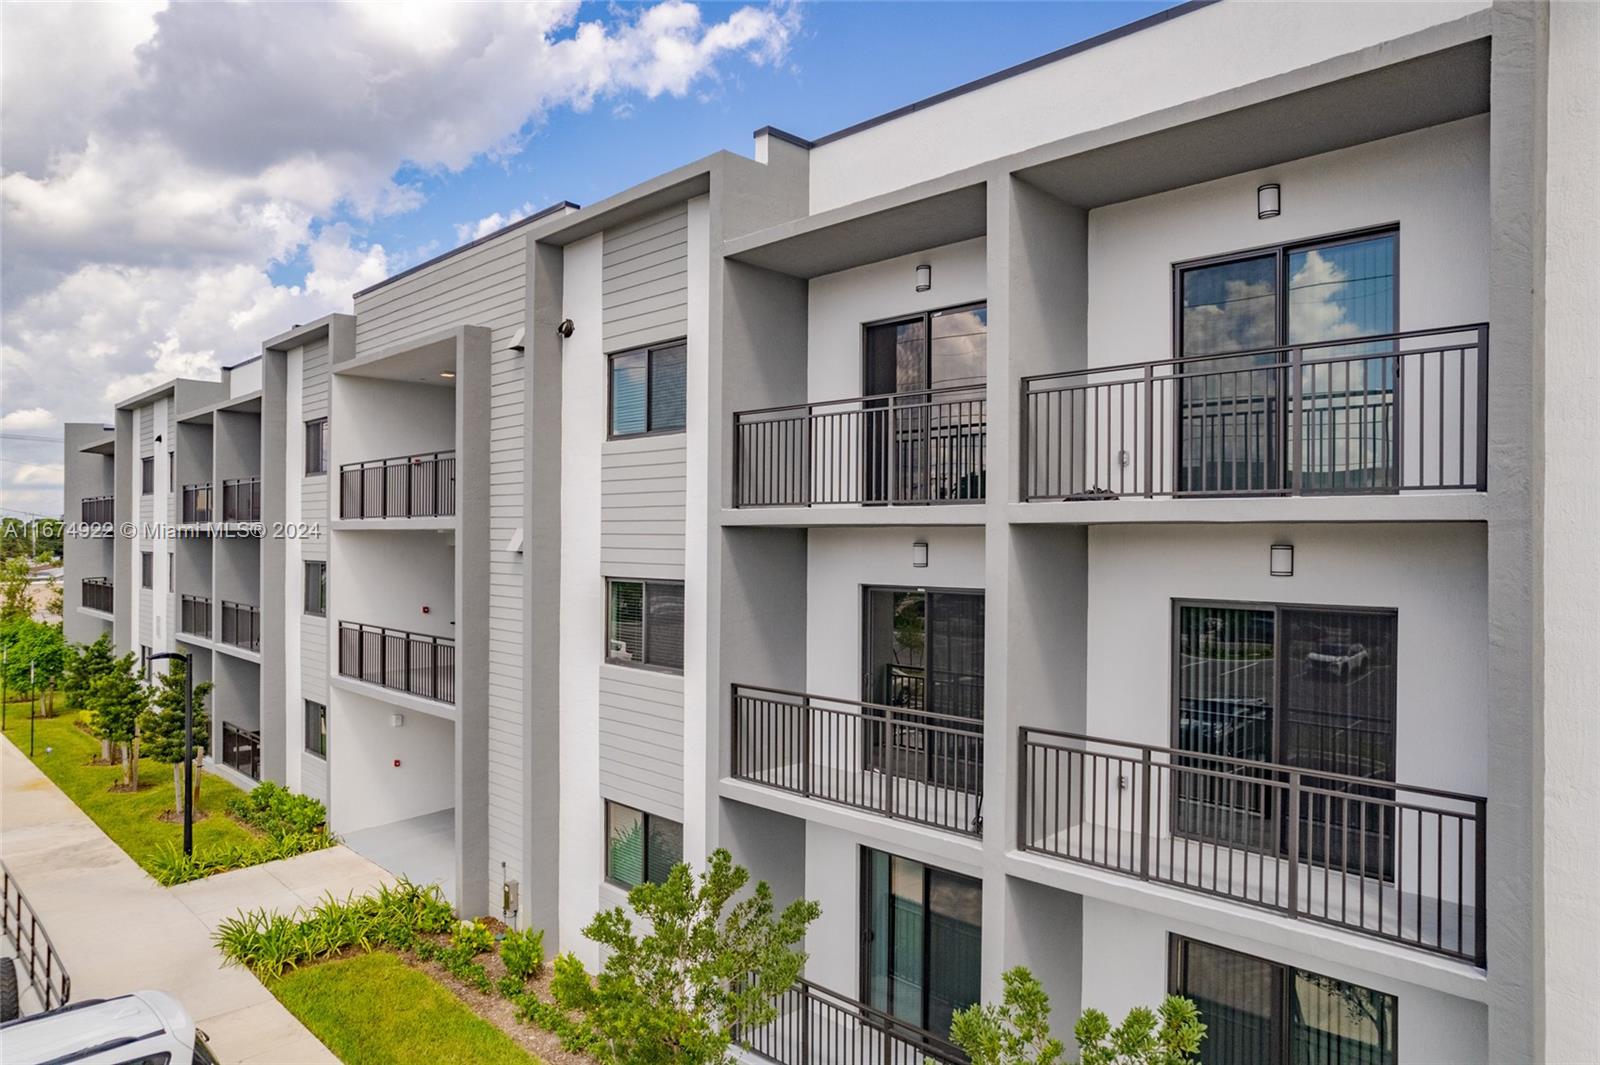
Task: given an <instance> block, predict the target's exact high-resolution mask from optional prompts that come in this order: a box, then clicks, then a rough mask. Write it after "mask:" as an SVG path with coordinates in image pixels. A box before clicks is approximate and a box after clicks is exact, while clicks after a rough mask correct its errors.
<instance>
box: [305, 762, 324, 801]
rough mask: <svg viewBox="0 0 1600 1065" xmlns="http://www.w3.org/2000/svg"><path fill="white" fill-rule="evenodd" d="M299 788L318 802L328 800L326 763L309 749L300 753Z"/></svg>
mask: <svg viewBox="0 0 1600 1065" xmlns="http://www.w3.org/2000/svg"><path fill="white" fill-rule="evenodd" d="M300 790H301V791H303V792H305V793H306V794H307V795H309V796H311V797H312V798H313V799H316V800H317V801H318V802H323V803H326V802H327V801H328V763H327V762H326V761H325V760H324V759H321V758H318V757H317V756H316V755H314V754H312V753H311V752H310V751H303V752H301V754H300Z"/></svg>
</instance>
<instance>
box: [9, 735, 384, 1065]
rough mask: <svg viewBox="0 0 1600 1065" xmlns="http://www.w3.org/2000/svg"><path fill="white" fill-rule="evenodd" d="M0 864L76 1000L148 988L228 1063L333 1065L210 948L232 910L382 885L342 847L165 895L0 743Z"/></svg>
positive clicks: (376, 873) (287, 905) (372, 868)
mask: <svg viewBox="0 0 1600 1065" xmlns="http://www.w3.org/2000/svg"><path fill="white" fill-rule="evenodd" d="M0 857H3V858H4V859H5V862H6V865H7V866H8V867H9V868H10V870H11V873H12V875H13V876H14V877H16V879H17V882H18V883H19V884H20V885H21V887H22V890H23V891H24V892H25V893H26V894H27V896H28V901H29V902H30V903H32V904H33V907H34V909H35V910H36V911H37V912H38V914H39V920H40V921H41V922H42V924H43V925H44V927H45V928H46V929H47V930H48V931H49V933H50V938H51V940H52V941H53V942H54V943H55V946H56V950H57V951H58V953H59V954H60V956H61V958H62V961H63V963H64V964H65V965H66V968H67V972H68V973H69V974H71V976H72V997H73V1000H74V1001H81V1000H83V999H87V998H97V997H104V996H111V995H118V994H122V993H124V992H127V991H136V990H144V989H149V988H154V989H158V990H162V991H166V992H168V993H170V994H172V995H174V996H176V997H177V998H178V1000H179V1001H180V1002H182V1003H183V1005H184V1008H185V1009H187V1010H188V1011H189V1013H190V1015H191V1016H192V1017H194V1018H195V1021H196V1023H198V1024H199V1026H200V1027H201V1028H203V1029H205V1031H206V1033H207V1034H208V1035H209V1036H210V1037H211V1046H212V1049H213V1050H215V1051H216V1053H217V1055H218V1057H219V1058H220V1059H221V1060H222V1061H223V1062H224V1063H227V1065H246V1063H258V1062H259V1063H266V1062H272V1063H275V1065H277V1063H281V1065H300V1063H310V1062H315V1063H328V1062H336V1061H337V1060H338V1059H336V1058H335V1057H334V1056H333V1055H332V1054H331V1053H329V1052H328V1049H327V1048H326V1047H324V1046H323V1045H322V1044H321V1043H320V1042H318V1041H317V1039H316V1037H314V1036H313V1035H312V1034H311V1033H310V1032H309V1031H307V1030H306V1028H305V1026H304V1025H302V1024H301V1023H300V1022H299V1021H297V1020H296V1019H295V1018H294V1016H293V1015H292V1014H290V1013H289V1011H288V1010H286V1009H284V1008H283V1007H282V1006H281V1005H280V1004H279V1003H278V1000H277V999H275V998H273V997H272V994H271V993H270V992H268V991H267V989H266V988H264V987H262V986H261V984H260V982H259V981H257V980H256V978H255V977H254V976H252V975H251V974H250V973H248V972H246V971H245V970H243V969H239V968H236V967H234V966H227V967H224V966H223V964H222V957H221V955H219V954H218V953H217V951H216V949H215V948H214V947H213V946H212V944H211V932H212V929H214V928H215V927H216V925H217V924H218V923H219V922H220V921H221V920H223V919H224V918H226V917H229V916H231V915H232V914H233V912H234V911H235V910H237V909H241V908H245V909H253V908H257V907H261V906H266V907H268V908H271V909H278V910H288V909H293V908H294V907H295V906H301V905H308V904H312V903H314V902H315V901H316V900H317V898H319V897H320V896H321V895H322V894H323V893H324V892H327V891H332V892H333V893H334V894H335V895H340V896H343V895H344V894H346V893H348V892H355V893H357V894H360V893H362V892H364V891H366V890H368V889H369V888H371V887H372V886H374V885H376V884H377V883H378V882H380V881H382V880H387V879H389V875H388V874H387V873H385V872H384V871H383V870H382V869H381V868H379V867H378V866H376V865H374V864H373V863H371V862H369V861H367V860H366V859H365V858H362V857H361V856H360V855H358V854H355V853H354V852H352V851H349V850H346V849H345V848H343V847H334V848H331V849H329V850H326V851H319V852H317V853H315V854H305V855H301V856H300V857H298V858H291V859H289V860H287V861H282V862H273V863H270V864H268V865H261V866H256V867H254V868H251V869H241V870H238V871H237V872H232V873H224V874H223V875H221V876H215V877H211V878H209V879H207V880H202V881H197V882H195V883H192V884H185V885H183V886H181V887H177V888H171V889H169V888H163V887H161V886H160V885H159V884H157V883H156V882H155V881H154V880H152V879H151V878H150V877H149V876H148V875H146V874H145V872H144V870H142V869H140V868H139V866H138V865H137V864H135V863H134V861H133V859H131V858H129V857H128V856H127V855H126V854H124V853H123V852H122V849H121V848H120V847H118V846H117V845H116V844H115V843H113V842H111V840H110V838H109V837H107V836H106V834H105V833H104V832H101V831H100V829H99V828H98V827H96V826H95V824H94V822H92V821H90V820H89V818H88V817H86V816H85V815H84V814H83V812H82V811H81V810H79V809H78V807H77V806H76V805H74V804H73V802H72V800H71V799H69V798H67V797H66V795H64V794H62V792H61V790H60V789H59V788H57V787H56V786H55V784H53V783H52V782H51V781H50V780H49V778H47V777H46V776H45V775H44V774H43V773H41V772H40V771H39V770H38V769H37V768H36V767H35V766H34V765H33V763H31V762H29V761H28V759H27V757H26V756H25V755H24V754H22V752H20V751H18V750H17V749H16V748H15V747H14V746H12V744H11V743H10V742H9V741H7V740H3V739H0Z"/></svg>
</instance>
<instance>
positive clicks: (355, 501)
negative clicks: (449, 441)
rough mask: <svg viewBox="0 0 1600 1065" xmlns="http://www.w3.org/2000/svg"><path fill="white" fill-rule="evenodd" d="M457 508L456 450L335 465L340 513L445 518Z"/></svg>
mask: <svg viewBox="0 0 1600 1065" xmlns="http://www.w3.org/2000/svg"><path fill="white" fill-rule="evenodd" d="M455 512H456V453H455V452H454V451H435V452H433V453H431V454H427V455H405V456H402V457H400V458H392V459H375V460H373V461H371V462H351V463H347V464H345V465H343V466H340V467H339V517H341V518H446V517H450V516H452V515H454V514H455Z"/></svg>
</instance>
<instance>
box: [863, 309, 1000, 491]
mask: <svg viewBox="0 0 1600 1065" xmlns="http://www.w3.org/2000/svg"><path fill="white" fill-rule="evenodd" d="M988 323H989V315H988V309H987V307H985V305H983V304H973V305H971V306H967V307H954V308H950V309H948V310H942V311H933V312H930V313H927V314H918V315H913V316H911V317H907V318H901V319H896V320H894V321H889V322H877V323H873V324H871V325H868V326H866V328H865V329H864V330H863V334H862V378H863V389H864V391H865V394H866V395H868V396H874V397H877V398H874V399H870V400H868V401H867V402H866V404H865V406H866V408H867V409H868V410H869V411H877V412H881V413H873V414H868V415H866V416H865V417H864V418H863V420H862V424H863V426H864V427H865V428H864V430H863V431H864V433H865V436H866V438H865V439H864V440H863V441H862V457H863V472H864V476H865V478H866V485H865V489H866V492H865V495H864V497H863V498H864V499H865V500H866V501H867V502H873V503H888V502H894V503H906V502H925V503H934V502H948V501H953V500H968V499H972V500H975V499H982V498H983V489H984V485H983V475H984V464H983V457H984V453H983V447H984V430H985V427H986V419H985V418H984V410H983V407H982V399H983V394H984V393H983V389H984V386H985V382H986V380H987V374H988Z"/></svg>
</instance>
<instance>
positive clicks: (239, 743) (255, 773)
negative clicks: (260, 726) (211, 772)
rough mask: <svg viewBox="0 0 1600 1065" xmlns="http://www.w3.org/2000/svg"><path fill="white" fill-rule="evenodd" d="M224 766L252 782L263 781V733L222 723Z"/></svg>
mask: <svg viewBox="0 0 1600 1065" xmlns="http://www.w3.org/2000/svg"><path fill="white" fill-rule="evenodd" d="M222 764H223V765H225V766H228V767H229V768H230V769H234V770H237V771H238V772H240V773H243V774H244V775H245V776H247V777H249V778H250V779H251V780H260V779H261V733H259V732H252V731H251V730H249V729H244V728H240V727H239V726H238V725H235V724H234V723H233V722H231V721H224V722H223V723H222Z"/></svg>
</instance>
